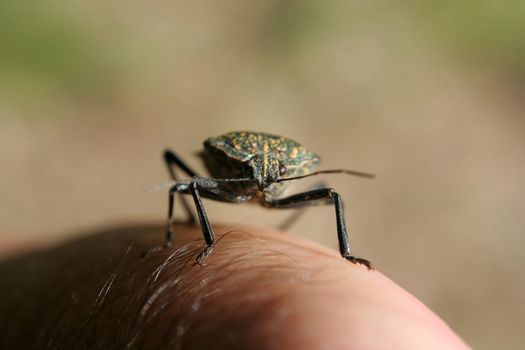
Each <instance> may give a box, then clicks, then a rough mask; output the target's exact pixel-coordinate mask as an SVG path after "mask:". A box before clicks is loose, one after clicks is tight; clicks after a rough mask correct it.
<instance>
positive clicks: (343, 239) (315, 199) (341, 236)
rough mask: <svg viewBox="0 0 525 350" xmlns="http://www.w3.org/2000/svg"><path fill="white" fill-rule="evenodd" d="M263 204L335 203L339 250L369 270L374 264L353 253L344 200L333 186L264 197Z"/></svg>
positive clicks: (291, 206)
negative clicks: (278, 196) (276, 197)
mask: <svg viewBox="0 0 525 350" xmlns="http://www.w3.org/2000/svg"><path fill="white" fill-rule="evenodd" d="M262 203H263V205H265V206H267V207H270V208H301V207H304V206H309V205H317V204H334V206H335V216H336V223H337V238H338V241H339V251H340V252H341V256H342V257H343V258H345V259H346V260H348V261H350V262H352V263H354V264H361V265H365V266H366V267H367V268H368V269H369V270H371V269H372V264H371V263H370V262H369V261H368V260H366V259H362V258H357V257H355V256H353V255H352V254H351V250H350V241H349V239H348V231H347V230H346V223H345V218H344V209H343V200H342V199H341V196H340V195H339V193H337V192H335V191H334V190H333V189H331V188H319V189H315V190H311V191H306V192H302V193H298V194H295V195H292V196H289V197H285V198H281V199H266V198H264V197H263V201H262Z"/></svg>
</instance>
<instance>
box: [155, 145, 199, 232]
mask: <svg viewBox="0 0 525 350" xmlns="http://www.w3.org/2000/svg"><path fill="white" fill-rule="evenodd" d="M163 156H164V161H165V162H166V166H167V167H168V171H169V173H170V176H171V179H172V180H174V181H175V182H179V177H178V176H177V172H176V171H175V169H176V168H177V167H178V168H180V169H181V170H182V171H183V172H184V173H186V174H187V175H188V176H190V177H194V176H197V173H196V172H195V171H194V170H193V169H192V168H191V167H190V166H189V165H187V164H186V162H185V161H183V160H182V158H180V157H179V156H178V155H177V154H176V153H175V152H173V151H172V150H170V149H166V150H165V151H164V154H163ZM180 199H181V202H182V206H183V207H184V211H185V212H186V213H187V216H188V221H187V222H188V223H189V224H194V223H195V222H196V220H195V215H194V214H193V211H192V210H191V208H190V205H189V204H188V202H187V201H186V199H185V198H184V196H182V195H181V196H180Z"/></svg>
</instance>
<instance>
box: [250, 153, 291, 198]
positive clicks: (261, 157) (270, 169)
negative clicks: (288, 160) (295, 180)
mask: <svg viewBox="0 0 525 350" xmlns="http://www.w3.org/2000/svg"><path fill="white" fill-rule="evenodd" d="M248 166H249V167H250V168H251V170H252V173H253V178H254V179H255V180H256V181H257V185H258V187H259V190H260V191H265V190H267V189H268V188H269V187H270V186H271V185H272V184H274V183H276V182H277V181H278V180H279V179H280V178H281V177H282V176H283V175H285V174H286V167H285V165H284V164H282V163H281V162H280V161H279V159H278V158H277V157H275V156H273V155H272V154H270V153H260V154H257V155H255V156H253V157H252V158H251V159H250V161H249V162H248Z"/></svg>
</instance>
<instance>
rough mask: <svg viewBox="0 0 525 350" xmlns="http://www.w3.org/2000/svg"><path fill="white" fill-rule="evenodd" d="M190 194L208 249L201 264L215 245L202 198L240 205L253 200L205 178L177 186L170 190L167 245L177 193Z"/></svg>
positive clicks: (198, 259) (200, 255) (203, 253)
mask: <svg viewBox="0 0 525 350" xmlns="http://www.w3.org/2000/svg"><path fill="white" fill-rule="evenodd" d="M177 192H178V193H181V194H190V193H191V195H192V197H193V201H194V203H195V208H196V209H197V215H198V217H199V223H200V225H201V229H202V234H203V236H204V241H205V242H206V245H207V247H206V249H205V250H204V251H202V252H201V253H200V254H199V255H198V256H197V262H198V263H199V264H200V263H201V262H202V261H203V260H204V259H206V257H207V256H208V255H209V254H210V252H211V250H212V249H213V246H214V244H215V237H214V234H213V229H212V228H211V225H210V222H209V220H208V215H207V214H206V211H205V209H204V205H203V204H202V198H209V199H214V200H217V201H222V202H230V203H240V202H244V201H247V200H249V199H251V196H250V195H238V194H235V193H233V192H231V191H230V190H228V189H226V188H225V187H223V186H221V185H220V184H219V183H218V182H216V181H214V180H213V179H207V178H203V177H198V176H196V177H194V178H193V180H192V182H191V183H189V184H176V185H175V186H173V187H172V188H171V189H170V196H169V206H168V230H167V233H166V245H170V244H171V241H172V236H173V203H174V195H175V193H177Z"/></svg>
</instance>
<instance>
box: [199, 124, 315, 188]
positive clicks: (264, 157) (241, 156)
mask: <svg viewBox="0 0 525 350" xmlns="http://www.w3.org/2000/svg"><path fill="white" fill-rule="evenodd" d="M201 156H202V158H203V160H204V163H205V164H206V167H207V169H208V171H209V172H210V174H211V176H212V177H214V178H219V179H223V178H253V179H254V180H256V182H231V183H225V184H224V185H225V186H226V187H228V188H229V189H230V190H232V191H234V192H236V193H242V194H252V193H255V192H257V191H261V192H264V193H265V194H267V195H278V194H280V193H281V192H282V190H283V189H284V186H285V183H283V182H280V183H278V182H277V180H278V179H279V178H281V177H282V176H283V175H285V174H286V177H294V176H300V175H305V174H308V173H311V172H313V171H314V170H315V169H316V168H317V167H318V165H319V163H320V161H321V158H320V157H319V156H318V155H317V154H315V153H313V152H311V151H309V150H308V149H307V148H305V147H304V146H302V145H301V144H300V143H298V142H296V141H294V140H291V139H289V138H286V137H282V136H277V135H271V134H267V133H259V132H247V131H238V132H230V133H227V134H224V135H220V136H218V137H212V138H209V139H207V140H206V141H204V151H203V152H202V153H201Z"/></svg>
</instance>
